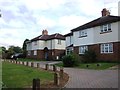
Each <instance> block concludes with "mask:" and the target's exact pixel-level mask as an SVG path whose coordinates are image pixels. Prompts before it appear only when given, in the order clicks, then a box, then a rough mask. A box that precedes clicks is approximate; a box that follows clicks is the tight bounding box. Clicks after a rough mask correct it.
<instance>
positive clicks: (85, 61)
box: [56, 51, 119, 70]
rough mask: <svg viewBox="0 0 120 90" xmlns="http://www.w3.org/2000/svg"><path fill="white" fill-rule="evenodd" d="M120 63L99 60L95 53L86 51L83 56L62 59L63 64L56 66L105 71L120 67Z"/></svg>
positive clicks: (72, 55)
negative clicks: (119, 65)
mask: <svg viewBox="0 0 120 90" xmlns="http://www.w3.org/2000/svg"><path fill="white" fill-rule="evenodd" d="M118 64H119V63H118V62H108V61H104V62H103V61H99V60H97V55H96V54H95V52H94V51H85V53H84V54H83V55H82V56H78V55H77V54H73V53H71V54H68V55H66V56H64V57H63V58H62V62H61V63H58V64H56V65H57V66H60V67H74V68H80V69H95V70H104V69H108V68H110V67H113V66H116V65H118Z"/></svg>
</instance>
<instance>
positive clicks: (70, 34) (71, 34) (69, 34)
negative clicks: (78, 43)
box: [64, 32, 73, 37]
mask: <svg viewBox="0 0 120 90" xmlns="http://www.w3.org/2000/svg"><path fill="white" fill-rule="evenodd" d="M67 36H73V33H72V32H71V33H68V34H65V35H64V37H67Z"/></svg>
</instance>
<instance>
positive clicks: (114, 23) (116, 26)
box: [65, 8, 120, 61]
mask: <svg viewBox="0 0 120 90" xmlns="http://www.w3.org/2000/svg"><path fill="white" fill-rule="evenodd" d="M101 13H102V16H101V17H99V18H97V19H95V20H93V21H91V22H88V23H86V24H84V25H81V26H79V27H77V28H74V29H72V30H71V33H68V34H66V35H65V38H66V54H68V53H70V52H74V53H76V54H79V55H82V54H84V52H85V50H94V51H95V52H96V54H97V57H98V60H106V61H113V60H114V61H115V60H120V16H112V15H110V12H109V11H108V10H107V9H106V8H104V9H103V10H102V11H101Z"/></svg>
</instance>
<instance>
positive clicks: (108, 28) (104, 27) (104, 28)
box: [101, 24, 111, 33]
mask: <svg viewBox="0 0 120 90" xmlns="http://www.w3.org/2000/svg"><path fill="white" fill-rule="evenodd" d="M109 31H111V24H105V25H102V26H101V33H104V32H109Z"/></svg>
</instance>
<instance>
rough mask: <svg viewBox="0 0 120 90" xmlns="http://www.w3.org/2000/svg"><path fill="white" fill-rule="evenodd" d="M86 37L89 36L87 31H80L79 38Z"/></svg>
mask: <svg viewBox="0 0 120 90" xmlns="http://www.w3.org/2000/svg"><path fill="white" fill-rule="evenodd" d="M86 36H87V31H86V30H81V31H79V37H86Z"/></svg>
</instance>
